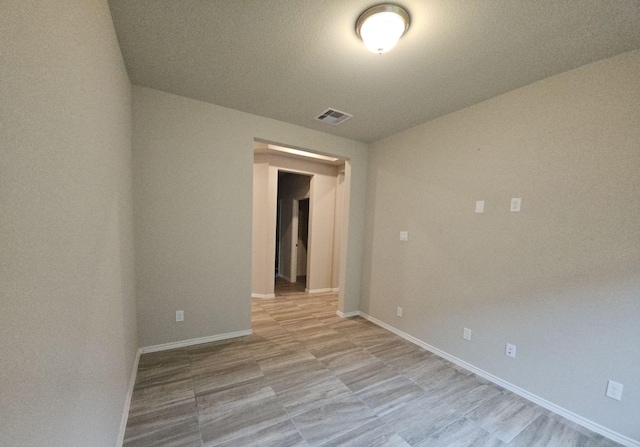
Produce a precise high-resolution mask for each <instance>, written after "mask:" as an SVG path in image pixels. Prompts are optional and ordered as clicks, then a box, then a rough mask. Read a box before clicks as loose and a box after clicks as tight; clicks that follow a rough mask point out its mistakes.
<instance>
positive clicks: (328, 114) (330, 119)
mask: <svg viewBox="0 0 640 447" xmlns="http://www.w3.org/2000/svg"><path fill="white" fill-rule="evenodd" d="M352 116H353V115H349V114H348V113H344V112H341V111H339V110H335V109H327V110H325V111H324V112H322V114H321V115H320V116H318V117H317V118H316V119H317V120H319V121H322V122H323V123H327V124H333V125H334V126H337V125H338V124H342V123H344V122H345V121H346V120H348V119H349V118H351V117H352Z"/></svg>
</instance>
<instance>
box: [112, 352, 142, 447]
mask: <svg viewBox="0 0 640 447" xmlns="http://www.w3.org/2000/svg"><path fill="white" fill-rule="evenodd" d="M140 354H142V350H141V349H138V351H136V358H135V359H134V361H133V370H132V371H131V377H130V378H129V388H128V389H127V396H126V397H125V401H124V410H123V412H122V419H120V431H119V432H118V440H117V441H116V447H122V444H123V443H124V432H125V431H126V429H127V419H128V418H129V408H130V407H131V397H132V396H133V386H134V385H135V383H136V373H137V372H138V363H139V362H140Z"/></svg>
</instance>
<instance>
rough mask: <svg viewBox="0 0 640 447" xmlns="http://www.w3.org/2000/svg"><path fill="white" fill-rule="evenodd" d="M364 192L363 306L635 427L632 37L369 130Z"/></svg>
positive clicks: (625, 427) (637, 176) (639, 174)
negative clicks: (614, 389) (560, 67)
mask: <svg viewBox="0 0 640 447" xmlns="http://www.w3.org/2000/svg"><path fill="white" fill-rule="evenodd" d="M512 197H520V198H522V211H521V212H520V213H510V212H509V203H510V199H511V198H512ZM476 200H484V201H485V211H484V214H475V213H474V208H475V201H476ZM367 205H368V208H367V218H368V219H367V236H366V250H365V257H364V259H365V274H364V279H363V299H362V310H363V311H365V312H367V313H369V314H370V315H372V316H374V317H376V318H379V319H380V320H382V321H384V322H386V323H388V324H391V325H392V326H395V327H397V328H399V329H400V330H402V331H405V332H407V333H409V334H411V335H413V336H415V337H417V338H419V339H421V340H423V341H425V342H426V343H429V344H431V345H433V346H435V347H437V348H439V349H441V350H443V351H445V352H448V353H450V354H452V355H454V356H456V357H458V358H460V359H463V360H465V361H467V362H469V363H471V364H473V365H475V366H477V367H479V368H482V369H484V370H485V371H488V372H490V373H492V374H495V375H497V376H499V377H501V378H502V379H504V380H507V381H509V382H511V383H513V384H515V385H518V386H520V387H522V388H525V389H526V390H528V391H530V392H532V393H534V394H537V395H538V396H541V397H543V398H545V399H548V400H550V401H552V402H554V403H556V404H558V405H560V406H562V407H564V408H566V409H569V410H571V411H573V412H576V413H578V414H580V415H582V416H584V417H586V418H588V419H590V420H592V421H595V422H597V423H599V424H602V425H604V426H606V427H609V428H611V429H613V430H615V431H618V432H620V433H622V434H624V435H626V436H629V437H632V438H634V439H637V440H640V424H639V423H638V415H639V414H640V375H639V374H638V365H640V344H639V343H638V340H640V324H638V315H640V225H639V222H640V52H632V53H626V54H624V55H621V56H618V57H615V58H611V59H606V60H603V61H600V62H596V63H593V64H591V65H586V66H584V67H581V68H579V69H576V70H574V71H570V72H567V73H564V74H561V75H557V76H554V77H551V78H549V79H547V80H544V81H541V82H537V83H535V84H532V85H530V86H527V87H524V88H521V89H519V90H515V91H513V92H511V93H508V94H505V95H502V96H499V97H497V98H494V99H491V100H489V101H485V102H483V103H480V104H478V105H475V106H472V107H470V108H467V109H464V110H461V111H459V112H455V113H453V114H450V115H447V116H445V117H442V118H440V119H437V120H434V121H431V122H429V123H426V124H423V125H420V126H418V127H415V128H413V129H410V130H407V131H405V132H402V133H399V134H396V135H395V136H392V137H389V138H387V139H385V140H382V141H379V142H377V143H375V144H373V145H372V151H371V153H370V169H369V183H368V202H367ZM402 230H406V231H408V232H409V240H408V241H407V242H400V241H399V231H402ZM397 306H402V307H404V314H405V316H404V317H402V318H398V317H396V316H395V312H396V307H397ZM463 327H468V328H470V329H472V330H473V339H472V341H471V342H470V343H469V342H466V341H464V340H463V339H462V337H461V335H462V330H463ZM506 342H510V343H514V344H516V345H517V353H518V355H517V359H516V360H512V359H509V358H507V357H505V356H504V345H505V343H506ZM608 379H613V380H615V381H618V382H620V383H622V384H624V395H623V398H622V401H620V402H618V401H615V400H612V399H609V398H606V397H605V396H604V391H605V388H606V385H607V380H608Z"/></svg>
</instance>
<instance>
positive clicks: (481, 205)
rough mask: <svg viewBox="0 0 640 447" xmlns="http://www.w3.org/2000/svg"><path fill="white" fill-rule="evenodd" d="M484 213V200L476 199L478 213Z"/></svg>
mask: <svg viewBox="0 0 640 447" xmlns="http://www.w3.org/2000/svg"><path fill="white" fill-rule="evenodd" d="M482 213H484V200H476V214H482Z"/></svg>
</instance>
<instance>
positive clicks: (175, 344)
mask: <svg viewBox="0 0 640 447" xmlns="http://www.w3.org/2000/svg"><path fill="white" fill-rule="evenodd" d="M251 334H253V331H252V330H251V329H249V330H247V331H237V332H228V333H226V334H218V335H210V336H208V337H200V338H192V339H189V340H181V341H174V342H171V343H163V344H161V345H153V346H145V347H144V348H140V351H141V353H142V354H147V353H149V352H157V351H166V350H168V349H175V348H184V347H185V346H193V345H199V344H202V343H209V342H212V341H220V340H227V339H229V338H236V337H244V336H245V335H251Z"/></svg>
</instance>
